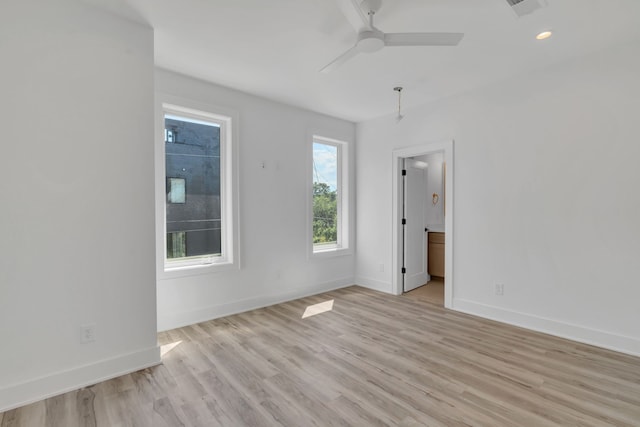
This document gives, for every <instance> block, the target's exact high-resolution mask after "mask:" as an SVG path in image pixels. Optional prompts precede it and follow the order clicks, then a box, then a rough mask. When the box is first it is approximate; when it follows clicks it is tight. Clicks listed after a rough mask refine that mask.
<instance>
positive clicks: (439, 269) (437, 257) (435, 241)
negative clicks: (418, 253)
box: [428, 232, 444, 277]
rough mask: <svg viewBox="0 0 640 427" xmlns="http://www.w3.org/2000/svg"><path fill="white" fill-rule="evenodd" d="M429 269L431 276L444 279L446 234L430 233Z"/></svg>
mask: <svg viewBox="0 0 640 427" xmlns="http://www.w3.org/2000/svg"><path fill="white" fill-rule="evenodd" d="M428 239H429V240H428V241H429V247H428V257H429V260H428V269H429V274H430V275H431V276H436V277H444V233H437V232H433V233H432V232H429V233H428Z"/></svg>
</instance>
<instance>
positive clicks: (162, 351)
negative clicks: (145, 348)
mask: <svg viewBox="0 0 640 427" xmlns="http://www.w3.org/2000/svg"><path fill="white" fill-rule="evenodd" d="M181 342H182V340H180V341H176V342H172V343H169V344H165V345H161V346H160V357H164V355H165V354H167V353H169V352H170V351H171V350H173V349H174V348H176V347H177V346H178V345H180V343H181Z"/></svg>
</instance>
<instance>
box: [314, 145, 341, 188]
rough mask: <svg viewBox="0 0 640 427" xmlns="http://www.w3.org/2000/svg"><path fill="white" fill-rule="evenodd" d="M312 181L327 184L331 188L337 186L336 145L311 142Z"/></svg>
mask: <svg viewBox="0 0 640 427" xmlns="http://www.w3.org/2000/svg"><path fill="white" fill-rule="evenodd" d="M313 181H314V182H323V183H325V184H328V185H329V187H330V188H331V190H337V188H338V147H336V146H334V145H328V144H320V143H317V142H314V143H313Z"/></svg>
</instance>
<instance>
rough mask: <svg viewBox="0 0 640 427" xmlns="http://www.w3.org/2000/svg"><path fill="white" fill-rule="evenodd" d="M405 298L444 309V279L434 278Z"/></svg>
mask: <svg viewBox="0 0 640 427" xmlns="http://www.w3.org/2000/svg"><path fill="white" fill-rule="evenodd" d="M405 296H406V297H409V298H414V299H417V300H420V301H424V302H430V303H431V304H437V305H439V306H440V307H444V279H442V278H440V277H434V278H432V279H431V280H430V281H429V282H427V283H426V284H425V285H423V286H420V287H419V288H416V289H414V290H412V291H409V292H407V293H406V294H405Z"/></svg>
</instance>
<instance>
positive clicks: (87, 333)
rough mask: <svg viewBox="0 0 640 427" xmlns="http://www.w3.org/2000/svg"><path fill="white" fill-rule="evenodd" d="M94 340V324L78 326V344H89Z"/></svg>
mask: <svg viewBox="0 0 640 427" xmlns="http://www.w3.org/2000/svg"><path fill="white" fill-rule="evenodd" d="M95 340H96V324H95V323H91V324H89V325H82V326H80V343H81V344H89V343H92V342H94V341H95Z"/></svg>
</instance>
